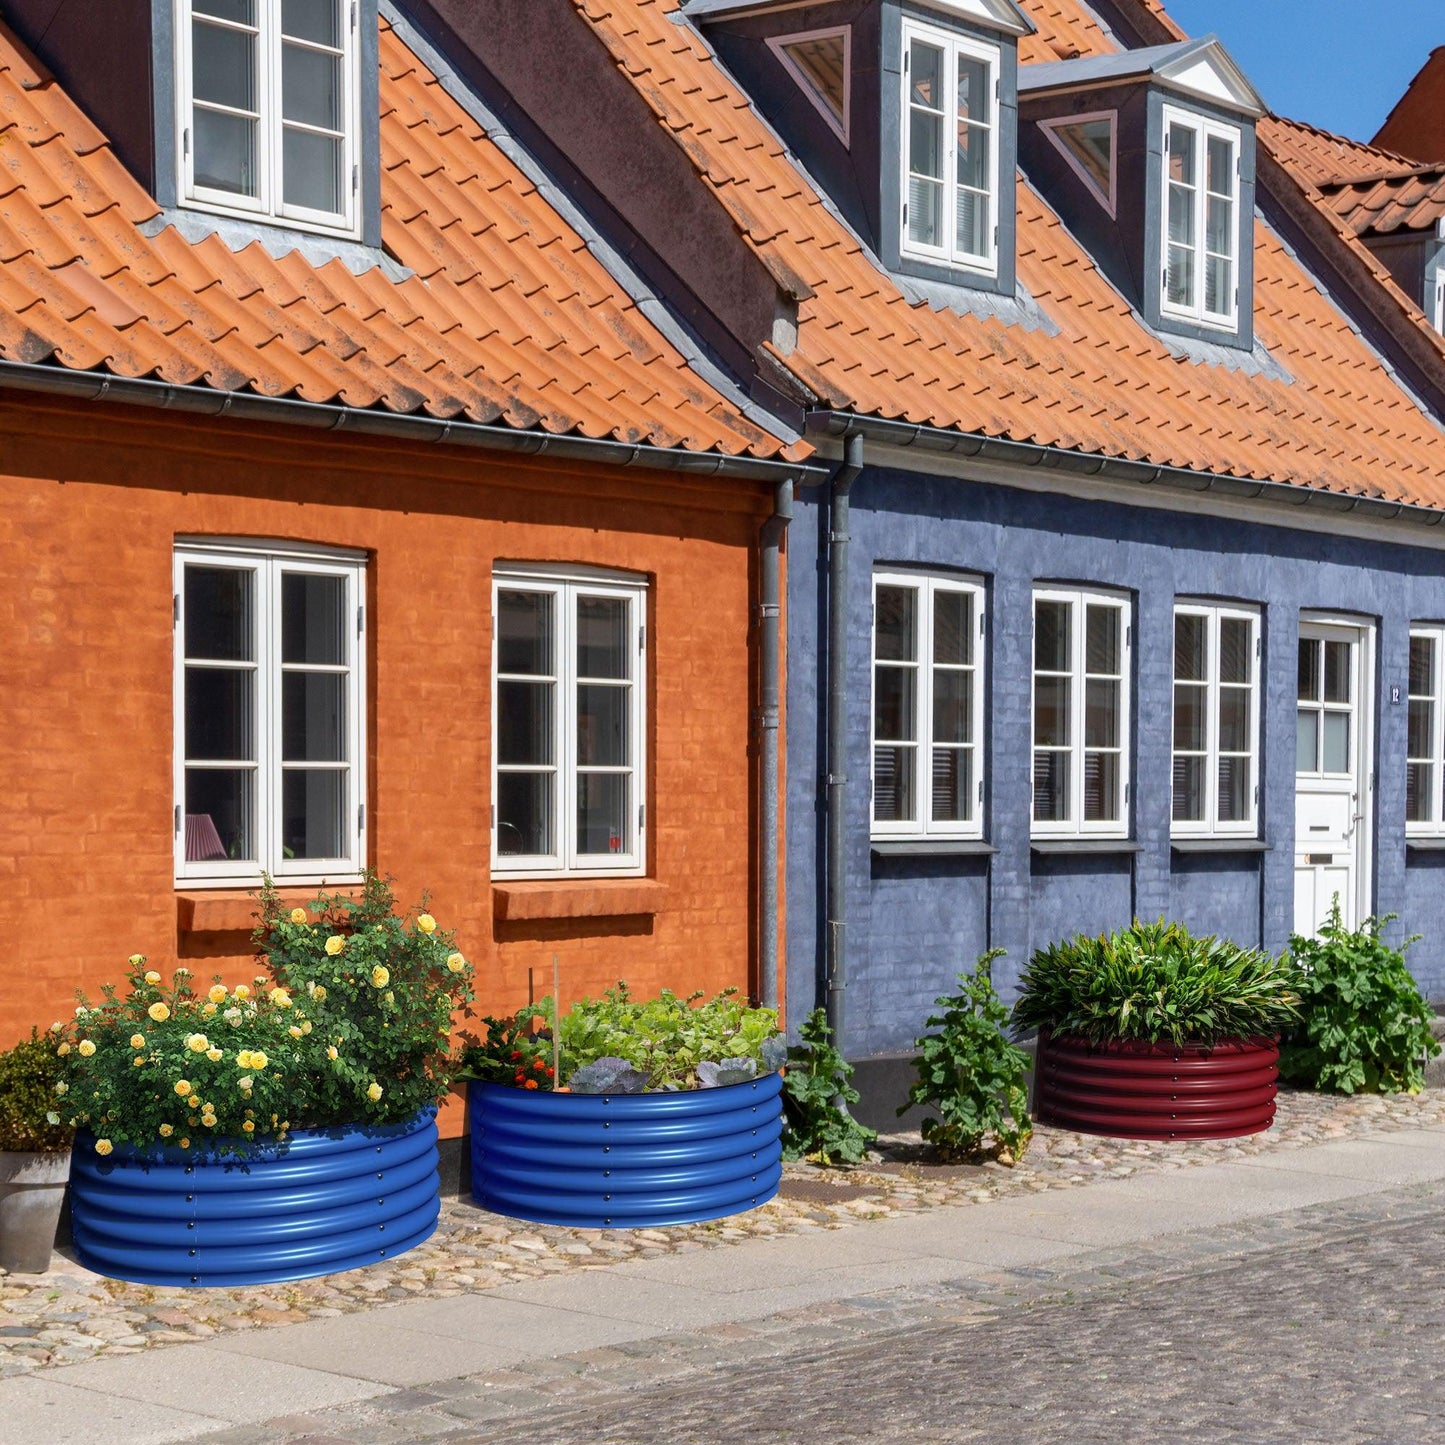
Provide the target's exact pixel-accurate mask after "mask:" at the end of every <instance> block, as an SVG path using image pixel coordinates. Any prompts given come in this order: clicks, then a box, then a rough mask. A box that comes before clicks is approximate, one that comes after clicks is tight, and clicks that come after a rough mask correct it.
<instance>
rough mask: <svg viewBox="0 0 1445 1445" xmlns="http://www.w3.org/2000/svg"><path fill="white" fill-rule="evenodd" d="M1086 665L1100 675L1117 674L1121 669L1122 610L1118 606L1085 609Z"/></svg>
mask: <svg viewBox="0 0 1445 1445" xmlns="http://www.w3.org/2000/svg"><path fill="white" fill-rule="evenodd" d="M1084 615H1085V626H1086V631H1085V638H1084V667H1085V670H1086V671H1087V672H1089V673H1090V674H1092V675H1095V676H1098V675H1100V674H1106V675H1109V676H1117V675H1118V673H1119V670H1120V666H1119V657H1120V650H1119V644H1120V641H1121V633H1122V625H1121V624H1122V621H1123V617H1122V614H1121V611H1120V609H1119V608H1117V607H1095V606H1092V605H1091V606H1089V607H1088V608H1086V609H1085V614H1084Z"/></svg>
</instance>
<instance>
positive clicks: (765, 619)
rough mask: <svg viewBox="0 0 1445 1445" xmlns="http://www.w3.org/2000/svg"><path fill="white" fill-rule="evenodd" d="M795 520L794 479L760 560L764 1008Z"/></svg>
mask: <svg viewBox="0 0 1445 1445" xmlns="http://www.w3.org/2000/svg"><path fill="white" fill-rule="evenodd" d="M792 519H793V480H792V478H791V477H790V478H788V479H787V480H786V481H781V482H779V483H778V485H777V488H776V490H775V492H774V497H773V514H772V516H770V517H769V518H768V519H767V521H765V522H764V523H763V525H762V531H761V535H760V538H759V542H760V548H761V555H760V557H759V561H758V594H759V595H758V628H759V637H758V666H759V672H760V674H761V676H760V677H759V681H758V722H759V730H760V732H761V738H760V752H761V758H760V767H759V785H760V787H761V789H762V797H761V798H760V799H759V803H758V828H759V830H760V832H761V835H762V836H761V839H760V842H759V848H758V871H759V873H760V875H761V876H760V878H759V885H760V888H759V895H760V896H759V901H758V911H759V914H760V919H759V940H758V995H759V1001H760V1002H761V1003H762V1005H763V1006H764V1007H765V1008H777V1007H778V867H779V863H780V858H781V845H780V841H779V826H778V823H779V815H780V812H781V800H780V796H779V788H780V785H781V777H780V771H781V770H780V768H779V763H778V758H779V749H778V729H779V721H780V713H781V697H782V689H781V686H780V683H779V670H780V669H779V663H780V659H781V656H782V643H781V632H782V612H783V608H782V586H781V581H780V577H781V567H780V561H779V554H780V552H781V549H782V544H783V538H784V537H785V536H786V535H787V531H788V523H789V522H790V521H792Z"/></svg>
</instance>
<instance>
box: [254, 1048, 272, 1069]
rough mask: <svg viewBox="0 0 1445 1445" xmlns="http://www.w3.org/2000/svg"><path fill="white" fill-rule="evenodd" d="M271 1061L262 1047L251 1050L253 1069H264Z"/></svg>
mask: <svg viewBox="0 0 1445 1445" xmlns="http://www.w3.org/2000/svg"><path fill="white" fill-rule="evenodd" d="M270 1062H271V1061H270V1060H269V1059H268V1058H267V1057H266V1055H265V1054H263V1053H262V1052H261V1050H260V1049H253V1050H252V1051H251V1067H252V1068H253V1069H264V1068H265V1067H266V1065H267V1064H268V1063H270Z"/></svg>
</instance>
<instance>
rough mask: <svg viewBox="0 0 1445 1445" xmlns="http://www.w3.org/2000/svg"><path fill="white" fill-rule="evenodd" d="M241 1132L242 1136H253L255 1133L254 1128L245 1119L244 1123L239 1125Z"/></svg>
mask: <svg viewBox="0 0 1445 1445" xmlns="http://www.w3.org/2000/svg"><path fill="white" fill-rule="evenodd" d="M241 1132H242V1133H243V1134H254V1133H255V1132H256V1126H255V1125H254V1124H253V1123H252V1122H251V1121H250V1120H249V1119H247V1120H246V1122H245V1123H244V1124H242V1125H241Z"/></svg>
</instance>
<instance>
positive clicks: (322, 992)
mask: <svg viewBox="0 0 1445 1445" xmlns="http://www.w3.org/2000/svg"><path fill="white" fill-rule="evenodd" d="M312 997H313V998H314V999H315V1000H316V1002H317V1003H325V1002H326V988H325V986H324V985H322V984H319V983H318V984H317V985H316V992H315V993H314V994H312Z"/></svg>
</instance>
